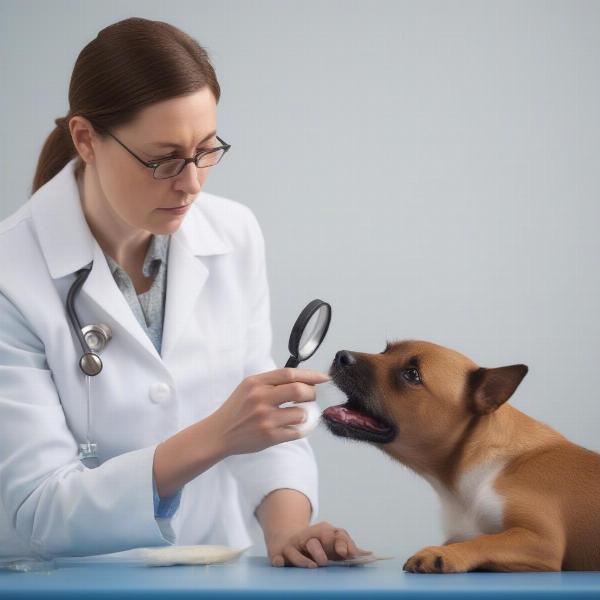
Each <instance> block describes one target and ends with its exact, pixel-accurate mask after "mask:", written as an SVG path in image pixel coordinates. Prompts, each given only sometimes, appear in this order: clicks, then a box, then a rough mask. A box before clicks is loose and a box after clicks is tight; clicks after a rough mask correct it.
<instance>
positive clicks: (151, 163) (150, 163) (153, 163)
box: [94, 125, 231, 181]
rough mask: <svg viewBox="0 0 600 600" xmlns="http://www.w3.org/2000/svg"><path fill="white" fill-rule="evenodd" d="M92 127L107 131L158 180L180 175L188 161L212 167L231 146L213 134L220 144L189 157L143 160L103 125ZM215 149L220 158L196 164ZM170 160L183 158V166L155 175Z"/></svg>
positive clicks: (198, 167)
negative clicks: (164, 173)
mask: <svg viewBox="0 0 600 600" xmlns="http://www.w3.org/2000/svg"><path fill="white" fill-rule="evenodd" d="M94 127H95V128H96V129H99V130H100V131H104V132H105V133H108V135H110V137H111V138H113V140H115V141H116V142H117V143H118V144H120V145H121V146H123V148H125V150H127V152H129V154H131V156H133V158H135V159H136V160H137V161H139V162H140V163H141V164H143V165H144V166H145V167H146V168H148V169H152V177H153V178H154V179H157V180H159V181H160V180H162V179H172V178H173V177H177V176H178V175H181V173H182V171H183V170H184V169H185V168H186V167H187V165H188V164H189V163H194V165H195V167H196V168H197V169H206V168H207V167H214V166H215V165H217V164H218V163H219V162H220V161H221V158H223V156H225V154H226V153H227V151H228V150H229V148H231V144H228V143H227V142H226V141H225V140H223V139H221V138H220V137H219V136H218V135H215V137H216V138H217V139H218V140H219V142H220V143H221V146H217V147H216V148H211V149H210V150H200V152H198V153H197V154H195V155H194V156H192V157H190V158H185V157H178V156H172V157H170V158H163V159H161V160H144V159H143V158H140V157H139V156H138V155H137V154H136V153H135V152H133V150H131V149H129V148H128V147H127V146H126V145H125V144H124V143H123V142H122V141H121V140H120V139H119V138H118V137H117V136H116V135H114V134H113V133H111V132H110V131H109V130H108V129H106V128H104V127H100V126H99V125H94ZM217 150H223V154H222V155H221V158H220V159H219V160H218V161H217V162H216V163H215V164H214V165H205V166H203V167H200V166H198V165H197V164H196V161H197V160H199V158H200V157H201V156H205V155H207V154H212V153H213V152H216V151H217ZM170 160H183V161H184V162H183V166H182V167H181V169H180V170H179V172H177V173H175V175H169V176H168V177H155V176H154V172H155V171H156V169H157V168H158V167H160V165H162V164H163V163H165V162H167V161H170Z"/></svg>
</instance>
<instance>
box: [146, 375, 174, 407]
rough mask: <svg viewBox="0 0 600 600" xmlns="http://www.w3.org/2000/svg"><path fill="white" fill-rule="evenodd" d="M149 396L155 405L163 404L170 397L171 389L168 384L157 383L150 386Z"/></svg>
mask: <svg viewBox="0 0 600 600" xmlns="http://www.w3.org/2000/svg"><path fill="white" fill-rule="evenodd" d="M149 395H150V400H152V402H154V403H155V404H163V403H164V402H166V401H167V400H168V399H169V398H170V397H171V388H170V387H169V384H168V383H163V382H162V381H159V382H158V383H153V384H152V385H151V386H150V390H149Z"/></svg>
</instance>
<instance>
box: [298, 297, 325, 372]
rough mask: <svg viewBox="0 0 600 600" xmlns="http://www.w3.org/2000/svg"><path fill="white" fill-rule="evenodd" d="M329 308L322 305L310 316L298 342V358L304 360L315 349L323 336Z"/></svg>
mask: <svg viewBox="0 0 600 600" xmlns="http://www.w3.org/2000/svg"><path fill="white" fill-rule="evenodd" d="M328 313H329V309H328V307H327V306H326V305H322V306H321V307H320V308H319V309H318V310H317V311H316V312H315V313H314V314H313V315H312V316H311V318H310V320H309V321H308V323H307V324H306V327H305V328H304V331H303V332H302V336H301V337H300V343H299V344H298V358H299V359H300V360H306V359H307V358H308V357H309V356H310V355H311V354H313V353H314V351H315V350H316V349H317V347H318V346H319V344H320V343H321V341H322V339H323V337H324V335H323V334H324V330H325V328H326V326H327V325H328V319H327V316H328Z"/></svg>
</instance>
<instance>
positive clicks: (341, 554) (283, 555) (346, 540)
mask: <svg viewBox="0 0 600 600" xmlns="http://www.w3.org/2000/svg"><path fill="white" fill-rule="evenodd" d="M267 552H268V554H269V560H270V561H271V565H273V566H274V567H283V566H292V567H307V568H314V567H324V566H326V565H327V563H328V561H329V560H344V559H346V558H353V557H356V556H364V555H366V554H371V552H369V551H368V550H362V549H361V548H359V547H358V546H357V545H356V544H355V543H354V541H353V540H352V538H351V537H350V534H349V533H348V532H347V531H346V530H345V529H340V528H337V527H334V526H333V525H331V524H330V523H327V522H323V523H317V524H316V525H312V526H311V527H307V528H306V529H303V530H301V531H299V532H296V533H293V534H289V533H288V534H285V533H284V534H281V535H280V536H275V537H271V538H270V539H268V540H267Z"/></svg>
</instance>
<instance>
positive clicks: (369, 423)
mask: <svg viewBox="0 0 600 600" xmlns="http://www.w3.org/2000/svg"><path fill="white" fill-rule="evenodd" d="M332 381H333V382H334V383H335V384H336V386H337V387H338V388H339V389H340V390H341V391H342V392H344V393H345V394H346V395H347V396H348V402H346V403H344V404H338V405H336V406H330V407H329V408H326V409H325V410H324V411H323V414H322V415H321V416H322V418H323V420H324V422H325V424H326V425H327V427H328V429H329V430H330V431H331V433H333V434H334V435H337V436H340V437H347V438H352V439H356V440H362V441H365V442H374V443H377V444H386V443H389V442H391V441H392V440H393V439H394V438H395V437H396V434H397V429H396V427H395V425H394V424H393V423H391V422H389V421H388V420H387V419H386V418H385V417H383V416H381V415H376V414H374V412H373V411H371V410H369V409H368V408H367V407H366V406H365V403H364V402H363V401H361V399H360V397H359V396H358V395H357V394H356V393H355V392H352V393H350V394H348V392H347V391H346V390H345V389H344V387H346V385H347V384H344V383H343V382H342V381H339V380H336V377H335V375H333V377H332Z"/></svg>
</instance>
